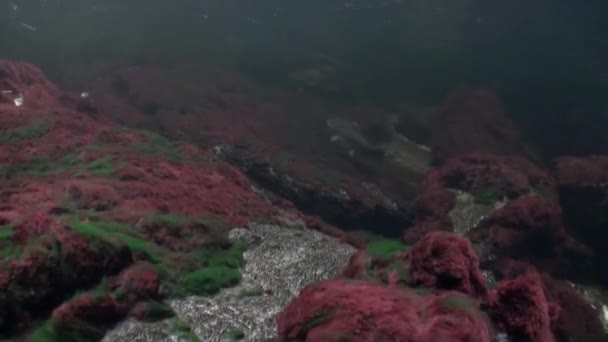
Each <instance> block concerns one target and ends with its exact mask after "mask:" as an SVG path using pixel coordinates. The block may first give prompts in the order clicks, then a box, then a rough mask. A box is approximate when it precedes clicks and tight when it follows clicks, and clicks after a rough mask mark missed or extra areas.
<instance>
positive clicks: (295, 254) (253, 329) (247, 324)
mask: <svg viewBox="0 0 608 342" xmlns="http://www.w3.org/2000/svg"><path fill="white" fill-rule="evenodd" d="M230 239H231V241H233V242H235V243H236V242H242V243H245V244H247V246H248V247H247V251H246V252H245V253H244V255H243V257H244V259H245V264H244V266H243V268H242V270H241V273H242V279H241V282H240V283H239V284H238V285H236V286H233V287H230V288H226V289H223V290H222V291H220V292H219V293H217V294H216V295H214V296H208V297H206V296H189V297H187V298H182V299H172V300H169V301H168V304H169V305H170V306H171V307H172V308H173V309H174V310H175V312H176V314H177V318H178V319H180V320H181V321H183V324H184V325H185V326H187V327H188V330H189V331H191V333H192V334H194V335H195V336H197V337H198V338H199V339H200V340H201V341H223V340H224V339H225V338H226V336H225V335H226V333H227V332H229V331H240V332H242V334H243V335H244V340H245V341H264V340H269V339H271V338H274V337H276V334H277V322H276V320H275V318H276V315H277V314H278V313H279V312H281V310H282V309H283V308H284V307H285V305H287V303H289V301H290V300H292V299H293V298H294V297H295V296H297V294H298V293H299V291H300V290H301V289H302V288H303V287H305V286H306V285H308V284H311V283H314V282H317V281H321V280H325V279H331V278H333V277H336V276H339V274H340V272H341V271H342V269H343V268H344V267H345V266H346V263H347V261H348V259H349V257H350V256H351V255H353V253H354V252H355V250H354V249H353V248H352V247H351V246H349V245H347V244H344V243H341V242H339V241H338V240H337V239H335V238H332V237H328V236H326V235H324V234H322V233H319V232H317V231H314V230H310V229H308V228H306V227H301V228H298V229H295V228H290V227H288V226H275V225H266V224H264V225H262V224H253V225H251V226H250V227H249V228H248V229H233V230H232V231H231V232H230ZM163 326H164V325H163V324H161V323H158V324H156V326H151V325H149V324H146V323H144V322H135V321H127V322H124V323H121V324H119V325H118V326H117V327H116V328H115V329H113V330H112V331H110V332H109V333H108V334H107V335H106V337H105V338H104V340H103V341H108V342H109V341H131V340H136V341H142V342H155V341H159V340H163V341H165V340H167V341H168V340H169V338H165V339H160V338H157V337H156V336H157V335H159V334H161V332H160V331H157V329H158V328H159V327H163ZM161 330H163V331H164V334H165V335H167V336H168V335H174V332H173V333H172V332H171V330H172V329H171V328H170V327H166V328H163V329H161Z"/></svg>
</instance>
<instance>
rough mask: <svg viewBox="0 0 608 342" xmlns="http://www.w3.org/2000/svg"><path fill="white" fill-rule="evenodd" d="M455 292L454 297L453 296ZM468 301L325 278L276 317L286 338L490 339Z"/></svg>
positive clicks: (421, 341) (281, 337) (422, 341)
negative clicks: (425, 295)
mask: <svg viewBox="0 0 608 342" xmlns="http://www.w3.org/2000/svg"><path fill="white" fill-rule="evenodd" d="M459 296H460V297H459ZM476 306H477V305H476V304H475V302H474V301H473V300H471V299H469V298H467V297H466V296H462V295H460V294H453V293H446V294H444V295H442V296H438V297H435V296H428V297H421V296H419V295H417V294H416V293H415V292H414V291H411V290H407V289H397V288H388V287H385V286H383V285H379V284H374V283H365V282H359V281H346V280H330V281H324V282H320V283H317V284H314V285H310V286H308V287H306V288H305V289H304V290H302V291H301V292H300V295H299V296H298V298H296V299H295V300H293V301H292V302H291V303H290V304H289V305H288V306H287V308H285V310H284V311H283V312H282V313H281V314H280V315H279V316H278V318H277V321H278V332H279V336H278V339H279V341H281V342H287V341H343V340H348V341H386V340H392V341H403V342H406V341H408V342H431V341H446V342H457V341H458V342H459V341H479V342H484V341H491V340H492V338H491V335H490V328H489V326H488V324H487V322H486V321H485V320H484V319H483V318H482V315H481V314H480V313H479V311H478V310H477V309H476Z"/></svg>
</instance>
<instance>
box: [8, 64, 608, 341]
mask: <svg viewBox="0 0 608 342" xmlns="http://www.w3.org/2000/svg"><path fill="white" fill-rule="evenodd" d="M130 70H131V71H129V69H125V70H122V71H121V72H120V73H119V76H120V77H111V78H109V79H107V80H105V81H104V80H102V82H101V83H100V84H97V85H96V87H91V89H89V90H90V91H91V93H89V92H86V93H81V94H80V93H72V92H69V91H66V90H64V89H61V88H60V87H58V86H56V85H54V84H52V83H51V82H49V81H48V80H47V79H46V78H45V76H44V75H43V74H42V72H41V71H40V70H39V69H37V68H36V67H34V66H32V65H29V64H27V63H16V62H7V61H1V62H0V178H1V183H0V253H1V261H0V335H1V337H2V338H7V339H13V340H14V339H17V340H25V341H83V340H84V341H99V340H105V341H123V340H124V341H126V340H136V341H165V340H166V341H171V340H184V341H194V340H202V341H222V340H247V341H263V340H265V339H269V340H278V341H313V342H314V341H415V342H427V341H428V342H430V341H513V342H517V341H524V342H525V341H533V342H551V341H590V342H594V341H606V340H607V335H606V330H605V326H603V325H602V324H605V323H606V322H605V321H602V319H605V318H606V316H608V314H606V312H608V309H607V308H606V306H605V303H606V301H605V299H606V298H605V295H604V292H603V290H602V286H606V279H605V272H603V266H602V260H603V257H604V256H605V252H604V250H603V248H602V247H603V241H604V240H605V239H604V237H603V235H602V234H601V227H602V226H603V223H604V221H605V210H604V209H605V203H604V202H606V201H603V197H605V196H604V195H605V188H606V186H605V185H606V184H605V183H606V182H605V172H604V171H605V170H606V162H605V159H606V158H605V157H603V156H593V157H588V158H580V157H577V158H574V157H563V158H560V159H558V160H557V161H556V162H555V166H554V168H553V169H551V170H547V169H545V168H543V167H542V166H539V165H537V164H534V163H532V162H530V161H529V160H528V159H526V158H525V156H526V155H529V150H528V149H527V147H525V144H524V143H522V142H521V140H522V138H521V137H520V136H519V134H518V133H517V132H516V128H515V127H514V126H513V125H511V124H510V123H509V120H508V116H507V115H506V113H505V111H504V109H503V108H502V107H501V105H500V102H499V101H498V100H497V98H496V96H494V95H493V94H492V93H491V92H489V91H486V90H484V91H469V90H459V91H456V92H455V93H454V94H452V95H451V96H450V97H449V98H448V100H447V101H446V103H445V104H444V105H443V106H439V107H438V108H439V109H437V111H436V112H435V113H434V114H432V115H434V120H430V122H431V124H432V125H436V127H432V128H431V129H430V131H431V132H432V134H431V142H432V147H434V150H433V153H434V155H435V159H436V162H437V164H436V165H435V168H433V169H431V170H430V171H428V172H427V173H426V174H421V172H420V171H418V173H417V174H416V173H415V172H414V173H412V172H411V171H412V169H408V167H407V163H406V164H400V163H395V161H396V160H399V158H396V159H391V156H394V155H396V154H394V153H393V152H394V151H393V152H391V153H389V154H385V155H384V157H383V159H382V160H383V161H382V162H381V163H379V162H378V160H377V159H374V158H376V157H375V156H371V155H364V156H359V155H358V157H357V160H349V159H348V158H349V157H348V155H349V154H348V153H347V155H346V156H344V155H342V157H344V158H346V159H340V158H337V156H339V155H340V154H339V152H338V151H335V150H327V151H326V152H320V151H325V150H323V149H322V148H321V147H320V146H317V148H313V149H312V150H309V151H306V148H303V146H304V145H305V142H307V141H313V140H319V141H321V139H317V138H318V137H314V138H313V137H312V134H313V133H312V132H317V129H318V127H317V124H316V123H309V124H310V125H309V126H306V125H305V124H304V122H295V123H293V122H292V123H291V125H292V126H289V125H287V124H286V122H287V121H289V118H294V117H297V118H300V119H299V120H302V119H301V118H303V117H304V118H305V117H307V116H306V115H300V114H302V113H298V115H296V114H293V116H287V118H288V119H286V115H285V114H284V110H285V109H286V108H292V109H293V108H295V107H298V106H296V105H294V103H295V104H302V103H304V102H306V101H304V99H303V98H295V99H294V98H291V99H290V101H294V102H290V103H291V106H288V105H287V104H285V103H281V104H280V105H277V103H280V102H277V101H279V99H281V97H277V96H276V95H272V96H269V97H268V98H266V100H264V101H261V102H257V101H254V100H253V99H254V98H255V97H256V96H252V95H251V92H252V90H251V89H252V87H253V86H252V85H250V84H248V83H247V82H246V81H245V80H242V79H241V78H240V77H239V76H238V75H230V76H224V77H222V78H221V79H220V80H219V81H217V83H215V84H214V85H213V86H212V87H209V88H206V89H205V90H201V88H199V87H198V86H194V85H191V84H189V83H187V82H186V83H184V82H183V81H175V80H172V79H171V78H167V75H166V74H162V76H159V75H158V74H156V73H154V72H152V71H150V70H146V71H145V72H142V71H141V70H135V71H133V69H130ZM133 73H135V74H133ZM159 80H163V82H166V84H164V85H165V86H166V87H163V88H162V89H170V90H171V91H166V92H165V91H159V89H156V88H154V87H149V86H148V85H150V84H153V83H154V82H156V84H160V83H159ZM169 85H170V86H169ZM201 94H203V95H204V96H201ZM178 98H179V99H181V101H177V102H176V101H175V100H176V99H178ZM195 98H200V99H202V100H200V103H199V102H196V101H194V100H193V99H195ZM282 99H283V100H285V98H282ZM315 101H317V102H314V103H315V104H316V105H317V106H320V108H323V109H327V108H328V107H330V105H329V104H325V103H321V102H322V101H321V100H315ZM288 102H289V101H288ZM273 104H274V106H273ZM308 105H310V103H309V104H308ZM306 108H308V109H311V107H306ZM334 108H337V109H336V110H342V111H343V112H347V111H348V110H347V109H348V108H338V107H334ZM317 109H318V108H317ZM351 109H352V108H351ZM311 110H312V109H311ZM313 112H314V111H313ZM352 112H353V116H352V117H351V118H352V119H360V118H364V117H369V114H370V109H369V108H367V109H365V110H363V111H360V112H357V111H356V110H353V111H352ZM460 112H467V113H469V114H470V116H469V117H464V118H463V117H461V116H459V115H457V114H454V113H460ZM176 113H178V114H179V115H178V116H176V115H177V114H176ZM294 113H295V112H294ZM357 113H359V114H358V115H360V117H357ZM361 113H364V114H361ZM382 115H384V116H385V117H387V118H388V117H390V115H388V114H382ZM326 117H327V115H326V114H322V115H321V114H320V115H318V117H316V119H318V118H323V120H321V121H323V122H324V121H325V119H326ZM308 118H309V119H310V117H308ZM458 118H460V119H462V120H460V121H459V120H457V119H458ZM316 119H315V120H311V121H314V122H318V121H317V120H316ZM454 120H456V121H457V122H456V121H454ZM304 121H306V120H304ZM493 122H500V123H501V124H500V125H499V126H500V127H498V128H497V127H493V126H492V127H490V128H487V127H486V126H487V125H485V124H484V123H493ZM118 124H128V125H127V126H126V127H123V126H119V125H118ZM159 124H162V125H159ZM138 125H139V126H143V127H148V128H154V129H158V131H162V132H164V133H166V134H167V135H169V136H170V138H166V137H164V136H162V135H159V134H158V133H153V132H152V131H146V130H142V129H136V128H135V126H138ZM374 125H375V124H373V123H369V124H367V125H366V127H367V128H369V127H374ZM378 125H379V126H382V124H378ZM355 126H356V125H355ZM285 127H291V128H293V130H292V132H297V133H298V134H293V136H292V134H290V133H289V131H286V130H285V129H284V128H285ZM376 127H378V126H376ZM441 127H446V128H445V131H443V132H444V133H445V136H442V135H441V134H442V130H441V129H440V128H441ZM484 127H485V128H484ZM278 128H281V129H278ZM499 128H500V129H499ZM380 131H383V130H382V129H380ZM471 131H476V132H477V133H476V135H474V136H468V135H467V134H468V132H471ZM351 133H352V132H351ZM381 135H382V134H381ZM461 135H466V137H463V138H462V139H461V138H460V136H461ZM368 137H369V136H368ZM177 138H180V139H182V140H183V141H184V142H180V141H177V140H176V139H177ZM465 138H466V139H465ZM366 139H367V138H366ZM467 139H468V140H467ZM324 141H325V142H326V143H329V142H328V141H327V140H324ZM454 141H456V142H461V143H462V144H460V143H458V144H455V143H451V142H454ZM507 145H508V146H507ZM323 146H325V147H326V145H323ZM332 151H333V152H332ZM402 152H403V151H402ZM336 153H337V154H336ZM406 154H407V153H406ZM397 155H399V153H397ZM400 155H403V154H400ZM285 156H287V157H285ZM293 156H298V157H300V156H301V157H302V158H299V159H294V158H292V157H293ZM283 157H284V158H283ZM351 157H352V156H351ZM416 162H418V160H417V161H416ZM328 165H331V166H328ZM417 165H418V164H417ZM370 170H371V171H373V172H370ZM373 180H378V182H374V181H373ZM418 183H419V186H418ZM412 184H414V185H415V186H413V185H412ZM330 224H334V225H338V226H340V228H343V229H346V230H351V231H352V230H364V231H366V232H364V233H362V232H358V233H352V232H345V231H343V230H341V229H339V228H336V227H335V226H332V225H330ZM372 233H376V234H378V233H380V234H382V235H384V237H382V236H377V235H374V234H372ZM328 235H329V236H328ZM330 236H331V237H330ZM387 236H388V237H392V238H386V237H387Z"/></svg>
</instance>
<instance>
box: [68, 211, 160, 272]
mask: <svg viewBox="0 0 608 342" xmlns="http://www.w3.org/2000/svg"><path fill="white" fill-rule="evenodd" d="M68 227H70V228H71V229H73V230H74V231H77V232H79V233H81V234H82V235H84V236H86V237H88V238H89V239H91V240H105V241H108V242H110V243H124V244H125V245H127V247H129V249H130V250H131V252H132V253H133V254H135V256H137V257H141V258H143V259H145V260H148V261H150V262H152V263H155V264H159V263H162V261H163V258H164V257H165V255H166V254H167V251H166V250H164V249H163V248H161V247H159V246H157V245H155V244H153V243H151V242H148V241H146V240H144V239H142V238H141V237H139V236H138V235H137V234H136V233H135V231H134V230H133V228H132V227H131V226H128V225H123V224H119V223H115V222H85V221H76V222H71V223H68Z"/></svg>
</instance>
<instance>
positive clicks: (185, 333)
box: [170, 317, 200, 342]
mask: <svg viewBox="0 0 608 342" xmlns="http://www.w3.org/2000/svg"><path fill="white" fill-rule="evenodd" d="M170 329H171V331H172V332H173V333H175V334H177V335H180V336H181V337H183V338H185V339H186V340H187V341H188V342H200V339H199V338H198V337H197V336H196V335H195V334H194V332H193V331H192V328H190V325H189V324H188V323H186V322H184V321H183V320H181V319H179V318H177V317H175V318H173V319H172V320H171V327H170Z"/></svg>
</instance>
